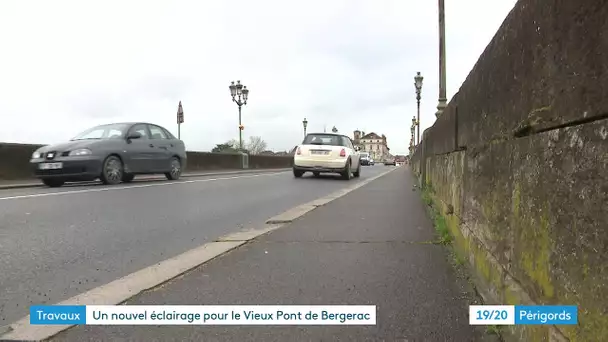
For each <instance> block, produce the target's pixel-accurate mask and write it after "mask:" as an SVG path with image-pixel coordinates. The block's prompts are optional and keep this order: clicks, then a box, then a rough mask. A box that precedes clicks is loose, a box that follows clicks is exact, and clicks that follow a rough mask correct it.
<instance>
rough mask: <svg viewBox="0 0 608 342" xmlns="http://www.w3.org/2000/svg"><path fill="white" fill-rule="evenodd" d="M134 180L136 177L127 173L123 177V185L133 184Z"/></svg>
mask: <svg viewBox="0 0 608 342" xmlns="http://www.w3.org/2000/svg"><path fill="white" fill-rule="evenodd" d="M134 178H135V175H134V174H132V173H125V174H124V175H122V181H123V183H131V182H132V181H133V179H134Z"/></svg>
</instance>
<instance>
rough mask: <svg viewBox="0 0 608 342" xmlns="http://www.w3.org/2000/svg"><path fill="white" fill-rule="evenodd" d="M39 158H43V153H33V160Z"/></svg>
mask: <svg viewBox="0 0 608 342" xmlns="http://www.w3.org/2000/svg"><path fill="white" fill-rule="evenodd" d="M38 158H42V153H40V152H38V151H36V152H34V153H32V159H38Z"/></svg>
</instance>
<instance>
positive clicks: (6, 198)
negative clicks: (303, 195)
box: [0, 171, 286, 201]
mask: <svg viewBox="0 0 608 342" xmlns="http://www.w3.org/2000/svg"><path fill="white" fill-rule="evenodd" d="M283 173H286V172H285V171H283V172H274V173H265V174H259V175H248V176H235V177H223V178H207V179H194V180H188V181H177V182H166V183H152V184H141V185H130V186H121V187H107V188H100V189H86V190H70V191H57V192H45V193H41V194H30V195H18V196H9V197H0V201H3V200H15V199H23V198H36V197H47V196H61V195H73V194H83V193H87V192H102V191H113V190H126V189H137V188H149V187H153V186H165V185H174V184H188V183H203V182H214V181H221V180H229V179H242V178H254V177H265V176H276V175H279V174H283Z"/></svg>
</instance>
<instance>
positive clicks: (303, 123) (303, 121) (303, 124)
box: [302, 118, 308, 138]
mask: <svg viewBox="0 0 608 342" xmlns="http://www.w3.org/2000/svg"><path fill="white" fill-rule="evenodd" d="M302 126H304V137H305V138H306V127H308V120H306V118H304V120H302Z"/></svg>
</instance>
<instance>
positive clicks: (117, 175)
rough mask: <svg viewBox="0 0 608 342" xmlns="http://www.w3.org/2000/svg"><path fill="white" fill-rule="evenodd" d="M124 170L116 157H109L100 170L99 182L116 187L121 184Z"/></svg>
mask: <svg viewBox="0 0 608 342" xmlns="http://www.w3.org/2000/svg"><path fill="white" fill-rule="evenodd" d="M123 173H124V169H123V165H122V161H121V160H120V158H118V157H117V156H109V157H108V158H106V160H104V162H103V169H102V170H101V176H100V177H99V178H101V182H102V183H103V184H107V185H116V184H120V182H122V177H123Z"/></svg>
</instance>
